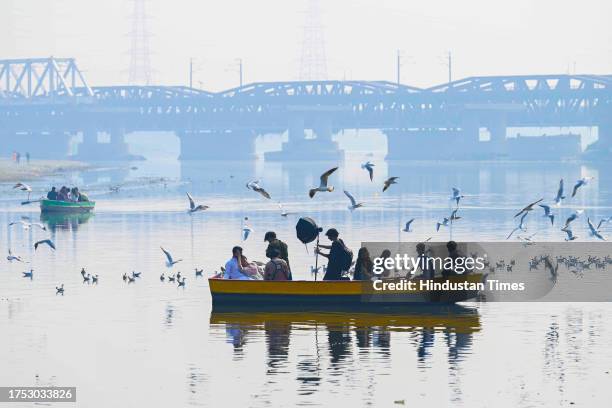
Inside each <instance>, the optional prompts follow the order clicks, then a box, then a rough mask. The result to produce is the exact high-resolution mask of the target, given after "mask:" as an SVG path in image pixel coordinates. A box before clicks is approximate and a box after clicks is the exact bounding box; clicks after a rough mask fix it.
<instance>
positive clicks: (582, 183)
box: [572, 177, 595, 197]
mask: <svg viewBox="0 0 612 408" xmlns="http://www.w3.org/2000/svg"><path fill="white" fill-rule="evenodd" d="M594 178H595V177H583V178H581V179H580V180H578V181H576V184H574V189H573V190H572V197H574V196H575V195H576V192H577V191H578V189H579V188H580V187H582V186H586V185H587V184H589V181H591V180H593V179H594Z"/></svg>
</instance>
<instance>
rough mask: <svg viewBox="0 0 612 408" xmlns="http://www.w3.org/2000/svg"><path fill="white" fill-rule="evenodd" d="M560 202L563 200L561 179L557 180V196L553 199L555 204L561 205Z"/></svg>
mask: <svg viewBox="0 0 612 408" xmlns="http://www.w3.org/2000/svg"><path fill="white" fill-rule="evenodd" d="M561 200H565V196H564V195H563V179H561V180H559V189H558V190H557V196H556V197H555V204H556V205H561Z"/></svg>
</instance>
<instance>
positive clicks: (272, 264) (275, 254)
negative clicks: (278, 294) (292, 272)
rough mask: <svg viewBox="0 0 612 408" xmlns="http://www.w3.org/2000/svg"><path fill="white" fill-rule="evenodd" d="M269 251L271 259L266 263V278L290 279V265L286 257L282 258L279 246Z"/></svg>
mask: <svg viewBox="0 0 612 408" xmlns="http://www.w3.org/2000/svg"><path fill="white" fill-rule="evenodd" d="M268 252H269V254H268V256H269V257H270V261H269V262H268V263H267V264H266V268H265V270H264V280H277V281H286V280H289V265H287V262H285V260H284V259H281V258H280V251H279V250H278V248H275V247H273V248H271V249H270V250H269V251H268Z"/></svg>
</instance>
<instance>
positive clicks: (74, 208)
mask: <svg viewBox="0 0 612 408" xmlns="http://www.w3.org/2000/svg"><path fill="white" fill-rule="evenodd" d="M95 206H96V203H95V201H82V202H77V203H74V202H70V201H57V200H42V201H41V202H40V211H41V212H43V213H55V214H58V213H59V214H82V213H88V212H91V211H93V209H94V208H95Z"/></svg>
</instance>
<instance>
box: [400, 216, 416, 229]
mask: <svg viewBox="0 0 612 408" xmlns="http://www.w3.org/2000/svg"><path fill="white" fill-rule="evenodd" d="M413 221H414V218H411V219H410V220H408V222H407V223H406V226H405V227H404V229H403V230H402V231H404V232H412V230H411V229H410V226H411V225H412V222H413Z"/></svg>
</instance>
